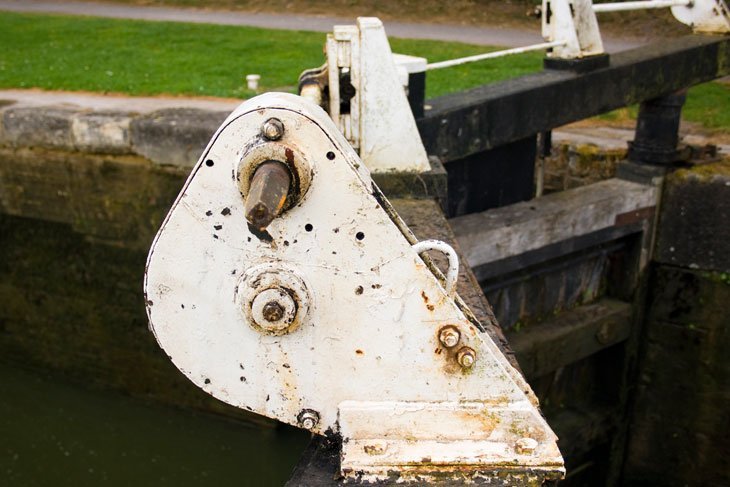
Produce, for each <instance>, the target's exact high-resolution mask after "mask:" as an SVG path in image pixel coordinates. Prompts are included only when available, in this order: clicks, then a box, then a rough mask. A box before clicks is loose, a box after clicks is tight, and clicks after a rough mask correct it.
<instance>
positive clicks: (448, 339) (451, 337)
mask: <svg viewBox="0 0 730 487" xmlns="http://www.w3.org/2000/svg"><path fill="white" fill-rule="evenodd" d="M460 339H461V333H459V329H458V328H456V327H455V326H454V325H446V326H444V327H443V328H441V330H439V341H440V342H441V345H443V346H444V347H446V348H452V347H455V346H456V344H457V343H459V340H460Z"/></svg>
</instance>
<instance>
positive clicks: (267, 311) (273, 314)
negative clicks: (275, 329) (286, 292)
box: [262, 301, 284, 322]
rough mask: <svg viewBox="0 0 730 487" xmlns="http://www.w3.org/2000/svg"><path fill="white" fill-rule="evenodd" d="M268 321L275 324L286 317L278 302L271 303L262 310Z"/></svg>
mask: <svg viewBox="0 0 730 487" xmlns="http://www.w3.org/2000/svg"><path fill="white" fill-rule="evenodd" d="M262 314H263V315H264V319H265V320H266V321H270V322H275V321H279V320H280V319H282V318H283V317H284V308H283V307H282V306H281V305H280V304H279V303H277V302H276V301H269V302H268V303H266V304H265V305H264V308H263V310H262Z"/></svg>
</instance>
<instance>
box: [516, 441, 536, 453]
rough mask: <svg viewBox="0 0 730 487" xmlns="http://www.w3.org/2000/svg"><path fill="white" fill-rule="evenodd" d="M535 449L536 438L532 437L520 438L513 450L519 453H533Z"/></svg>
mask: <svg viewBox="0 0 730 487" xmlns="http://www.w3.org/2000/svg"><path fill="white" fill-rule="evenodd" d="M536 449H537V440H535V439H534V438H520V439H519V440H517V442H516V443H515V452H517V453H518V454H520V455H529V454H531V453H535V450H536Z"/></svg>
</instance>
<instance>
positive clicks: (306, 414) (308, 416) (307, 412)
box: [297, 409, 319, 430]
mask: <svg viewBox="0 0 730 487" xmlns="http://www.w3.org/2000/svg"><path fill="white" fill-rule="evenodd" d="M297 422H298V423H299V426H301V427H302V428H304V429H305V430H312V429H314V428H315V427H316V426H317V424H318V423H319V413H318V412H317V411H313V410H311V409H303V410H302V412H300V413H299V415H298V416H297Z"/></svg>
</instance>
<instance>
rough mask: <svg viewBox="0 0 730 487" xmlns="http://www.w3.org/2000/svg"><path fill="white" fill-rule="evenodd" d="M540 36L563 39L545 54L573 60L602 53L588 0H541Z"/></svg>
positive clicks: (600, 41)
mask: <svg viewBox="0 0 730 487" xmlns="http://www.w3.org/2000/svg"><path fill="white" fill-rule="evenodd" d="M542 36H543V37H544V38H545V40H547V41H548V42H560V41H562V42H564V44H563V45H561V46H557V47H554V48H552V51H551V52H549V53H548V57H554V58H560V59H574V58H582V57H586V56H595V55H597V54H603V53H604V50H603V41H602V40H601V32H600V30H599V28H598V20H597V19H596V14H595V12H594V11H593V2H592V1H591V0H543V2H542Z"/></svg>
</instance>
